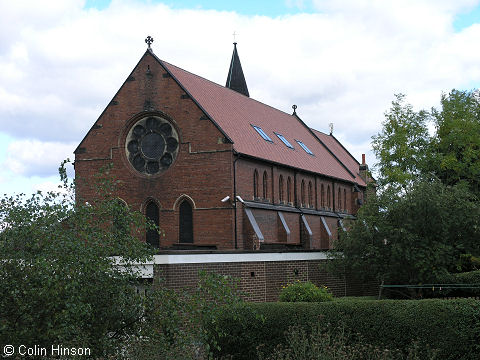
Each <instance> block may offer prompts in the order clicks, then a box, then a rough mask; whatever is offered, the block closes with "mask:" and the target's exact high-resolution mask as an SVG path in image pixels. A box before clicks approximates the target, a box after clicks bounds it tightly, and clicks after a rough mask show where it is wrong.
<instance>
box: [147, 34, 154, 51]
mask: <svg viewBox="0 0 480 360" xmlns="http://www.w3.org/2000/svg"><path fill="white" fill-rule="evenodd" d="M145 42H146V43H147V45H148V49H151V47H150V44H151V43H153V38H152V37H151V36H150V35H148V36H147V38H146V39H145Z"/></svg>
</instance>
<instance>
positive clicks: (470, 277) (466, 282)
mask: <svg viewBox="0 0 480 360" xmlns="http://www.w3.org/2000/svg"><path fill="white" fill-rule="evenodd" d="M437 283H439V284H455V285H459V286H462V285H463V286H465V288H457V289H442V290H438V291H429V292H427V293H426V295H427V296H431V297H438V296H452V297H470V296H480V288H476V287H473V286H480V270H475V271H468V272H461V273H453V274H447V275H444V276H442V277H439V278H438V279H437ZM468 286H472V287H471V288H467V287H468Z"/></svg>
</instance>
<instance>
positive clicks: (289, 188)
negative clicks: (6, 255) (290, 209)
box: [287, 176, 292, 203]
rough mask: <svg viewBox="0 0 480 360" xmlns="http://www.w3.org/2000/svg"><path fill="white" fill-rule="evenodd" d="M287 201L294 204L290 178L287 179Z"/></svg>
mask: <svg viewBox="0 0 480 360" xmlns="http://www.w3.org/2000/svg"><path fill="white" fill-rule="evenodd" d="M287 201H288V202H289V203H291V202H292V180H290V176H289V177H288V178H287Z"/></svg>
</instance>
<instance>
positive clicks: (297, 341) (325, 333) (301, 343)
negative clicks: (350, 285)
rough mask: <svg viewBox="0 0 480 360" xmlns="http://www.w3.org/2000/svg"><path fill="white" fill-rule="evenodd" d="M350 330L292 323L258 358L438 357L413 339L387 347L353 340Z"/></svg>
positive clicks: (361, 359)
mask: <svg viewBox="0 0 480 360" xmlns="http://www.w3.org/2000/svg"><path fill="white" fill-rule="evenodd" d="M352 335H353V336H354V335H355V333H354V332H353V331H351V330H350V331H348V330H346V329H345V327H343V326H342V327H340V328H338V329H332V328H329V329H326V330H325V329H322V328H321V327H320V326H318V324H316V325H313V327H312V328H311V329H308V328H305V327H304V326H291V327H290V328H289V329H288V331H287V332H286V333H285V340H286V344H285V345H283V344H279V345H278V346H277V347H276V348H275V349H274V350H273V352H272V353H270V354H265V353H264V352H263V351H262V348H261V347H260V348H259V349H258V358H259V359H260V360H305V359H309V360H350V359H356V360H367V359H368V360H400V359H405V358H407V359H425V360H427V359H428V360H433V359H437V357H436V356H437V351H436V350H434V349H430V348H428V347H427V348H425V349H421V348H420V346H419V344H418V342H413V343H412V344H411V345H410V346H409V347H408V348H407V349H404V350H403V351H402V350H400V349H393V350H391V349H388V348H381V347H378V346H374V345H371V344H367V343H365V341H364V340H363V339H362V337H361V336H357V337H356V341H355V342H354V343H352V341H351V340H350V338H351V337H352Z"/></svg>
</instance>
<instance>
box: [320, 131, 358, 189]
mask: <svg viewBox="0 0 480 360" xmlns="http://www.w3.org/2000/svg"><path fill="white" fill-rule="evenodd" d="M312 131H313V133H314V134H315V135H316V136H318V138H319V139H320V140H321V141H323V143H324V144H325V145H326V146H327V147H328V148H329V149H330V150H331V151H332V152H333V153H334V154H335V156H336V157H337V158H338V159H339V160H340V161H341V162H342V163H343V164H344V165H345V166H346V167H347V168H348V170H350V171H351V172H352V173H353V174H355V181H356V183H357V184H358V185H361V186H367V184H366V183H365V181H364V180H363V179H362V178H361V177H360V174H359V166H360V163H359V162H358V161H357V160H356V159H355V158H354V157H353V156H352V154H350V153H349V152H348V150H347V149H345V148H344V147H343V145H342V144H341V143H340V142H339V141H338V140H337V138H336V137H335V136H333V135H327V134H325V133H323V132H321V131H318V130H315V129H312Z"/></svg>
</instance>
